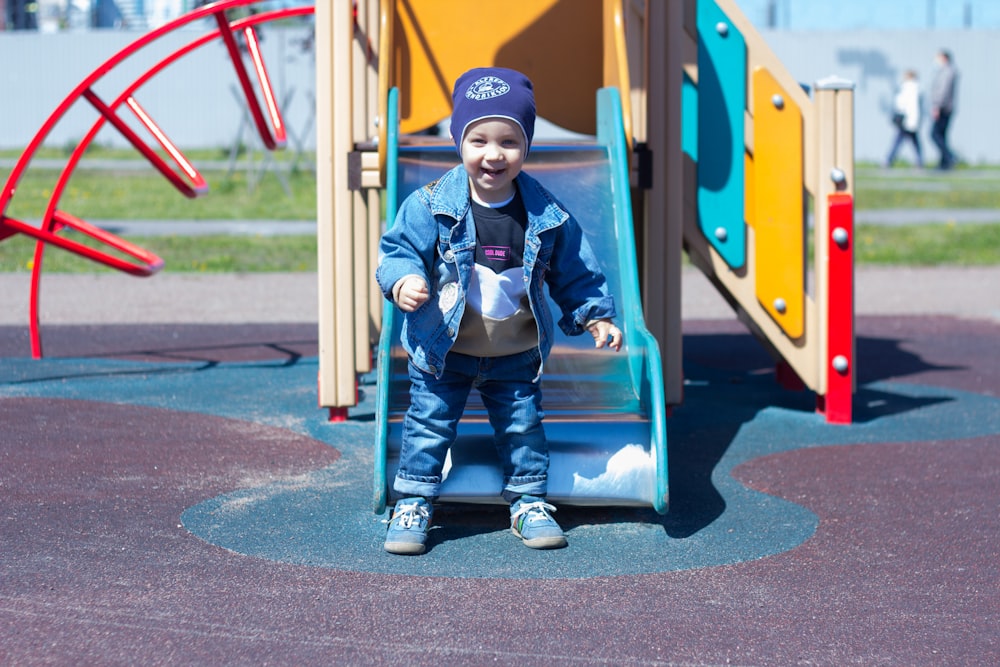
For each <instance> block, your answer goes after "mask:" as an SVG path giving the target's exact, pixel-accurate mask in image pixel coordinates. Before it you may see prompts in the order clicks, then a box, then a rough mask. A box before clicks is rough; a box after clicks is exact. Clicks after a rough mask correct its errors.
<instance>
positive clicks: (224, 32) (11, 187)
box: [0, 0, 314, 358]
mask: <svg viewBox="0 0 1000 667" xmlns="http://www.w3.org/2000/svg"><path fill="white" fill-rule="evenodd" d="M260 1H261V0H223V1H221V2H215V3H212V4H210V5H206V6H203V7H201V8H199V9H196V10H194V11H191V12H189V13H188V14H185V15H184V16H181V17H179V18H177V19H175V20H173V21H170V22H169V23H166V24H164V25H163V26H161V27H159V28H157V29H155V30H153V31H151V32H149V33H147V34H145V35H143V36H142V37H140V38H139V39H137V40H136V41H134V42H132V43H131V44H129V45H128V46H126V47H125V48H124V49H122V50H121V51H119V52H118V53H116V54H115V55H114V56H112V57H111V58H109V59H108V60H107V61H105V62H104V63H103V64H102V65H101V66H99V67H98V68H97V69H95V70H94V71H93V72H92V73H91V74H90V75H89V76H88V77H86V78H85V79H84V80H83V81H81V82H80V84H79V85H78V86H77V87H76V88H75V89H74V90H73V91H72V92H71V93H70V94H69V95H68V96H67V97H66V98H65V99H64V100H63V101H62V103H61V104H60V105H59V106H58V107H56V109H55V111H53V112H52V114H51V115H50V116H49V117H48V118H47V119H46V121H45V122H44V123H43V124H42V127H41V128H40V129H39V131H38V132H37V133H36V134H35V136H34V137H33V138H32V140H31V142H30V143H29V144H28V146H27V147H26V149H25V150H24V152H23V153H22V154H21V157H20V158H19V159H18V162H17V164H16V165H15V166H14V168H13V170H12V171H11V173H10V174H9V175H8V178H7V181H6V183H5V184H4V187H3V189H2V190H0V241H2V240H3V239H5V238H7V237H9V236H12V235H14V234H26V235H28V236H31V237H33V238H35V239H36V240H37V244H36V246H35V260H34V265H33V267H32V281H31V302H30V311H31V312H30V322H29V325H30V329H31V343H32V354H33V356H35V357H36V358H38V357H41V355H42V348H41V335H40V331H39V317H38V315H39V307H38V302H39V294H40V286H41V271H42V266H43V263H44V261H43V260H44V252H45V247H46V245H48V244H52V245H55V246H58V247H61V248H63V249H65V250H67V251H69V252H74V253H76V254H78V255H80V256H82V257H86V258H87V259H90V260H92V261H95V262H98V263H101V264H104V265H105V266H108V267H110V268H113V269H116V270H119V271H123V272H126V273H129V274H132V275H137V276H149V275H152V274H154V273H156V272H157V271H159V270H160V268H162V266H163V260H162V259H161V258H160V257H158V256H157V255H155V254H154V253H152V252H149V251H148V250H145V249H143V248H140V247H139V246H136V245H134V244H132V243H129V242H128V241H125V240H124V239H121V238H119V237H117V236H115V235H114V234H111V233H110V232H107V231H105V230H102V229H100V228H98V227H95V226H93V225H91V224H89V223H87V222H85V221H83V220H81V219H79V218H77V217H75V216H73V215H71V214H69V213H66V212H65V211H60V210H58V209H57V206H58V202H59V200H60V198H61V197H62V194H63V191H64V190H65V188H66V185H67V183H68V182H69V179H70V177H71V176H72V173H73V171H74V170H75V168H76V166H77V165H78V164H79V161H80V159H81V158H82V156H83V154H84V152H85V151H86V149H87V147H88V146H89V145H90V143H91V142H92V141H93V139H94V137H95V136H96V135H97V133H98V131H99V130H100V129H101V127H102V126H103V124H104V122H105V121H108V122H110V123H111V124H112V125H113V126H114V127H115V128H116V129H117V130H118V131H119V132H121V133H122V135H123V136H124V137H125V138H126V139H127V140H128V141H129V142H130V143H131V144H132V145H133V146H134V147H135V148H136V150H138V151H139V152H140V153H141V154H142V155H143V156H144V157H145V158H146V159H147V160H149V162H150V163H151V164H152V165H153V167H154V168H155V169H157V171H159V172H160V173H161V174H162V175H163V176H164V177H165V178H166V179H167V180H168V181H169V182H170V183H171V184H172V185H173V186H174V187H175V188H177V190H178V191H180V192H181V193H182V194H184V195H185V196H188V197H195V196H198V195H200V194H203V193H204V192H206V191H207V189H208V185H207V183H206V182H205V179H204V178H203V177H202V176H201V174H200V173H199V172H198V170H197V169H195V167H194V166H193V165H192V164H191V163H190V161H188V160H187V158H186V157H184V155H183V154H182V153H181V151H180V150H179V149H178V148H177V147H176V145H174V143H173V142H172V141H171V140H170V139H169V138H168V137H167V135H166V134H165V133H164V132H163V131H162V130H161V129H160V127H159V126H158V125H157V124H156V123H155V121H153V119H152V117H150V115H149V114H148V113H146V111H145V110H144V109H143V108H142V106H141V105H139V103H138V101H137V100H136V99H135V97H134V93H135V91H136V90H137V89H138V88H139V87H140V86H142V85H143V84H144V83H145V82H146V81H148V80H149V79H150V78H152V77H153V76H155V75H156V74H158V73H159V72H160V71H161V70H163V68H165V67H166V66H167V65H168V64H170V63H172V62H174V61H175V60H177V59H178V58H180V57H182V56H183V55H185V54H187V53H189V52H190V51H191V50H193V49H195V48H197V47H199V46H202V45H204V44H206V43H208V42H210V41H212V40H215V39H220V38H221V39H222V40H223V41H224V42H226V44H227V49H228V50H229V52H230V56H231V58H233V64H234V67H235V68H236V73H237V77H238V78H239V80H240V84H241V87H242V88H243V91H244V94H245V96H246V98H247V104H248V105H249V110H250V113H251V115H252V116H253V118H254V121H255V123H256V125H257V128H258V131H259V132H260V134H261V139H262V141H263V142H264V144H265V146H267V147H268V148H271V149H274V148H280V147H282V146H284V144H285V142H286V136H287V134H286V130H285V125H284V122H283V120H282V118H281V114H280V110H279V109H278V105H277V103H276V102H275V98H274V92H273V89H272V87H271V83H270V78H269V76H268V73H267V68H266V66H265V65H264V61H263V57H262V55H261V53H260V49H259V43H258V39H257V35H256V32H255V31H254V29H253V28H254V26H256V25H259V24H262V23H266V22H269V21H274V20H278V19H283V18H290V17H293V16H305V15H309V14H312V13H313V12H314V8H313V7H295V8H286V9H278V10H273V11H269V12H262V13H259V14H253V15H250V16H247V17H245V18H242V19H239V20H237V21H233V22H232V23H229V21H228V20H226V19H225V14H224V12H225V11H226V10H228V9H232V8H234V7H240V6H244V5H251V4H255V3H257V2H260ZM209 17H214V18H215V19H216V22H217V23H218V25H219V30H218V31H216V32H211V33H209V34H206V35H203V36H201V37H199V38H198V39H196V40H194V41H193V42H191V43H190V44H188V45H186V46H184V47H181V48H180V49H178V50H177V51H175V52H173V53H171V54H169V55H167V56H166V57H165V58H163V59H162V60H161V61H160V62H158V63H157V64H155V65H153V66H152V67H150V68H149V69H148V70H147V71H146V72H145V73H144V74H142V75H141V76H140V77H139V78H138V79H136V81H135V82H133V84H132V85H131V86H129V87H128V88H127V89H126V90H125V91H124V92H123V93H122V94H121V95H119V97H118V98H117V99H115V100H114V101H113V102H112V103H110V104H109V103H106V102H105V101H104V100H102V99H101V98H100V97H99V96H98V95H97V94H96V93H95V92H94V90H93V86H94V84H95V83H96V82H97V81H98V80H100V79H101V78H102V77H103V76H104V75H105V74H107V73H108V72H109V71H111V70H112V69H114V68H115V67H116V66H117V65H118V64H120V63H121V62H122V61H124V60H125V59H126V58H128V57H129V56H131V55H132V54H134V53H135V52H137V51H139V50H141V49H142V48H144V47H145V46H147V45H148V44H150V43H151V42H153V41H155V40H157V39H159V38H160V37H162V36H163V35H165V34H167V33H170V32H172V31H174V30H176V29H178V28H180V27H183V26H185V25H186V24H188V23H191V22H194V21H198V20H201V19H205V18H209ZM234 30H241V31H242V32H243V35H244V38H245V39H246V42H247V48H248V51H249V53H250V58H251V60H252V62H253V66H254V71H255V74H256V76H257V82H258V85H259V88H260V90H261V92H262V94H263V97H264V104H265V106H266V109H267V117H266V118H265V113H264V110H263V109H262V107H261V104H260V102H259V101H258V98H257V94H256V93H255V92H254V88H253V85H252V83H251V82H250V77H249V75H248V74H247V71H246V67H245V66H244V63H243V60H242V57H241V56H240V53H239V49H238V48H237V49H236V51H235V57H233V56H234V52H233V49H232V48H231V46H235V38H234V36H233V31H234ZM81 98H83V99H85V100H87V101H88V102H89V103H90V104H91V105H92V106H93V107H94V108H95V109H96V110H97V112H98V114H99V117H98V119H97V120H96V121H95V123H94V125H93V126H92V127H91V130H90V132H88V133H87V135H86V136H85V137H84V139H83V140H82V141H81V142H80V144H79V145H78V146H77V147H76V149H75V150H74V151H73V153H72V155H71V156H70V158H69V160H68V161H67V163H66V165H65V167H64V168H63V172H62V174H61V175H60V178H59V179H58V181H57V183H56V185H55V186H54V188H53V193H52V196H51V197H50V199H49V203H48V207H47V209H46V212H45V215H44V217H43V218H42V224H41V226H40V227H34V226H32V225H30V224H28V223H25V222H23V221H21V220H17V219H14V218H10V217H7V216H6V215H5V213H6V210H7V207H8V205H9V204H10V202H11V200H12V199H13V197H14V194H15V192H16V189H17V184H18V182H19V181H20V179H21V176H22V175H23V174H24V172H25V171H26V169H27V168H28V165H29V164H30V162H31V160H32V158H33V157H34V154H35V153H36V152H37V150H38V149H39V148H40V147H41V145H42V143H43V142H44V140H45V138H46V137H47V136H48V135H49V133H50V132H51V130H52V128H53V127H54V126H55V125H56V124H57V123H58V122H59V121H60V120H61V119H62V117H63V116H64V115H65V114H66V112H67V111H68V110H69V109H70V108H71V107H72V106H73V104H74V103H75V102H76V101H77V100H79V99H81ZM123 104H124V105H125V106H127V107H128V108H129V109H130V111H131V112H132V113H133V114H135V116H136V118H137V119H138V120H139V122H140V123H141V124H142V125H143V127H145V128H146V130H147V131H148V132H149V133H150V134H151V135H152V136H153V138H154V139H155V140H156V142H157V143H158V144H159V145H160V146H161V147H162V148H163V149H164V150H165V151H166V152H167V153H168V154H169V155H170V157H171V159H172V160H173V162H174V163H175V164H176V166H177V167H178V168H179V169H180V172H181V173H178V172H177V171H175V170H174V169H173V168H172V167H171V166H170V165H169V164H168V163H167V162H166V160H164V159H163V158H162V157H160V156H159V155H158V154H157V153H156V152H155V151H154V150H153V149H152V148H151V147H150V146H149V145H148V144H147V143H146V142H145V141H143V140H142V139H141V138H140V137H139V136H138V135H137V134H136V132H135V131H134V130H132V129H131V128H130V127H129V125H128V124H126V123H125V122H124V121H123V120H122V119H121V117H119V116H118V113H117V111H116V110H117V109H118V108H119V107H120V106H122V105H123ZM268 121H270V126H268ZM272 127H273V128H274V131H273V133H272V131H271V128H272ZM62 227H70V228H72V229H75V230H77V231H79V232H80V233H83V234H86V235H87V236H90V237H91V238H93V239H95V240H96V241H98V242H100V243H102V244H104V245H106V246H108V247H110V248H113V249H115V250H118V251H119V252H122V253H124V254H126V255H128V256H131V257H133V258H134V259H136V260H137V262H129V261H126V260H123V259H121V258H120V257H115V256H114V255H112V254H109V253H107V252H104V251H101V250H95V249H94V248H91V247H89V246H85V245H83V244H80V243H78V242H76V241H73V240H70V239H66V238H63V237H61V236H59V235H58V234H57V232H58V231H59V229H61V228H62Z"/></svg>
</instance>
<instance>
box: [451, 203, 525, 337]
mask: <svg viewBox="0 0 1000 667" xmlns="http://www.w3.org/2000/svg"><path fill="white" fill-rule="evenodd" d="M472 217H473V220H474V222H475V225H476V267H475V271H474V273H473V276H472V279H471V280H470V281H469V292H468V294H466V305H465V314H464V315H463V316H462V325H461V327H459V331H458V338H457V339H456V341H455V345H454V347H452V349H453V350H454V351H456V352H460V353H462V354H469V355H472V356H476V357H500V356H506V355H508V354H517V353H519V352H524V351H525V350H529V349H531V348H532V347H535V346H536V345H538V329H537V327H536V325H535V319H534V317H533V316H532V314H531V307H530V305H529V303H528V294H527V288H526V285H525V282H524V233H525V230H526V229H527V227H528V215H527V212H526V211H525V210H524V202H523V201H522V200H521V195H520V194H519V193H518V194H515V196H514V199H512V200H511V201H510V203H508V204H506V205H504V206H501V207H498V208H490V207H489V206H484V205H482V204H478V203H476V202H475V201H473V202H472Z"/></svg>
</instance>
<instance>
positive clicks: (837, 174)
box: [830, 167, 847, 185]
mask: <svg viewBox="0 0 1000 667" xmlns="http://www.w3.org/2000/svg"><path fill="white" fill-rule="evenodd" d="M830 180H831V181H833V182H834V183H836V184H837V185H843V184H844V183H846V182H847V174H845V173H844V170H843V169H838V168H837V167H834V168H833V169H831V170H830Z"/></svg>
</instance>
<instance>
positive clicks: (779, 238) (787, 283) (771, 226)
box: [752, 67, 805, 338]
mask: <svg viewBox="0 0 1000 667" xmlns="http://www.w3.org/2000/svg"><path fill="white" fill-rule="evenodd" d="M752 106H753V128H754V129H753V133H754V135H753V146H754V155H753V164H754V178H753V181H754V194H753V201H754V211H755V212H754V216H753V224H754V238H755V248H754V267H755V274H756V291H757V299H758V300H759V301H760V303H761V305H762V306H763V307H764V308H765V310H767V312H768V313H770V315H771V317H773V318H774V320H775V321H776V322H777V323H778V325H779V326H780V327H781V328H782V330H783V331H784V332H785V333H786V334H787V335H788V336H789V337H790V338H800V337H801V336H802V335H803V333H804V330H805V244H804V236H805V230H804V224H803V216H804V209H803V171H802V165H803V155H802V112H801V110H800V109H799V107H798V105H797V104H796V103H795V101H794V100H793V99H792V97H791V96H790V95H788V94H787V92H786V91H785V90H784V89H782V87H781V86H780V85H779V84H778V82H777V81H776V80H775V78H774V77H773V76H772V75H771V73H770V72H769V71H768V70H767V69H765V68H763V67H757V68H755V69H754V72H753V105H752Z"/></svg>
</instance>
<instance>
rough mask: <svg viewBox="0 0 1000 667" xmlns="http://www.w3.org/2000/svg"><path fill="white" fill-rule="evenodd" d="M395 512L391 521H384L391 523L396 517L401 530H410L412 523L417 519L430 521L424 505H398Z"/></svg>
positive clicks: (429, 515)
mask: <svg viewBox="0 0 1000 667" xmlns="http://www.w3.org/2000/svg"><path fill="white" fill-rule="evenodd" d="M396 509H397V511H396V513H395V514H393V515H392V519H389V520H388V521H386V523H391V522H392V521H393V520H394V519H396V517H399V525H400V526H401V527H402V528H412V527H413V525H414V522H416V521H417V520H419V519H430V517H431V513H430V512H429V511H428V510H427V506H426V505H420V504H418V503H412V504H406V505H400V506H399V507H397V508H396Z"/></svg>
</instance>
